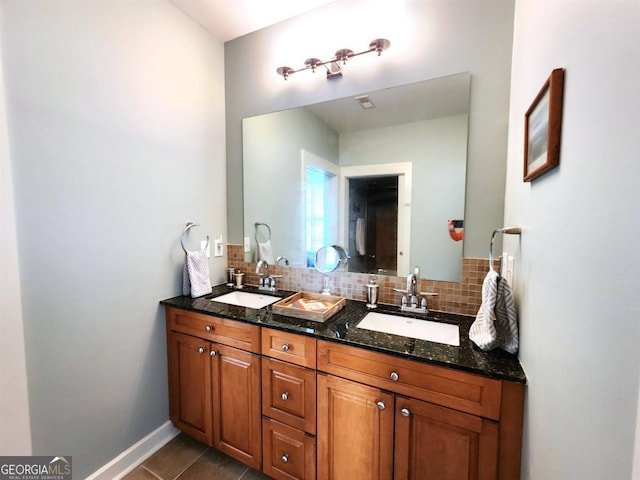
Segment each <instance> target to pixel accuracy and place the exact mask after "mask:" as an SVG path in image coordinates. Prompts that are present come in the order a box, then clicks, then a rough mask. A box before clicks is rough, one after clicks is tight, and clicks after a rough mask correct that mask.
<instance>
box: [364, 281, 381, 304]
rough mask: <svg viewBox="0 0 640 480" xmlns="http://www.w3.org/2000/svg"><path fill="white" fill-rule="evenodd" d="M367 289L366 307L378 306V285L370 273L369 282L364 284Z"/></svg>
mask: <svg viewBox="0 0 640 480" xmlns="http://www.w3.org/2000/svg"><path fill="white" fill-rule="evenodd" d="M365 288H366V289H367V308H378V291H379V290H380V285H378V284H377V283H376V276H375V275H371V278H369V283H367V284H366V285H365Z"/></svg>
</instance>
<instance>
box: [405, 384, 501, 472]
mask: <svg viewBox="0 0 640 480" xmlns="http://www.w3.org/2000/svg"><path fill="white" fill-rule="evenodd" d="M395 431H396V436H395V467H394V468H395V472H394V473H395V477H394V478H395V480H418V479H420V480H495V479H496V478H497V463H498V461H497V460H498V424H497V423H495V422H493V421H490V420H486V419H484V418H481V417H476V416H474V415H470V414H467V413H462V412H458V411H455V410H451V409H449V408H445V407H440V406H437V405H433V404H430V403H427V402H423V401H420V400H415V399H409V398H404V397H401V396H397V398H396V429H395Z"/></svg>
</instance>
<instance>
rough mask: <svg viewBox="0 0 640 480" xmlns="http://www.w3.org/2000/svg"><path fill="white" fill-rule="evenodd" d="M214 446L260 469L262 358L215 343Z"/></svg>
mask: <svg viewBox="0 0 640 480" xmlns="http://www.w3.org/2000/svg"><path fill="white" fill-rule="evenodd" d="M212 348H213V351H214V352H215V355H213V356H212V357H211V359H212V360H213V367H212V369H211V374H212V380H211V382H212V385H213V446H214V447H215V448H217V449H218V450H220V451H222V452H224V453H226V454H227V455H229V456H230V457H233V458H235V459H237V460H239V461H241V462H242V463H244V464H246V465H249V466H250V467H252V468H255V469H260V464H261V461H262V457H261V433H260V431H261V426H260V424H261V420H260V357H259V356H258V355H255V354H253V353H249V352H245V351H242V350H238V349H236V348H232V347H227V346H224V345H220V344H217V343H214V344H212Z"/></svg>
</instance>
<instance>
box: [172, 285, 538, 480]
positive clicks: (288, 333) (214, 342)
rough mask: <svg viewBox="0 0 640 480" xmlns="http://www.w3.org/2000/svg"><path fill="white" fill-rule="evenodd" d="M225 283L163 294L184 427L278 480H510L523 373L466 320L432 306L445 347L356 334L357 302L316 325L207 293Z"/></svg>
mask: <svg viewBox="0 0 640 480" xmlns="http://www.w3.org/2000/svg"><path fill="white" fill-rule="evenodd" d="M229 291H230V289H229V288H228V287H226V286H219V287H215V288H214V291H213V293H212V294H211V295H207V296H206V297H201V298H196V299H192V298H189V297H175V298H172V299H168V300H164V301H162V302H161V303H162V304H163V305H165V307H166V317H167V346H168V362H169V395H170V397H169V398H170V417H171V421H172V422H173V424H174V425H175V426H176V427H177V428H179V429H180V430H182V431H183V432H185V433H186V434H187V435H190V436H192V437H193V438H195V439H197V440H199V441H201V442H203V443H206V444H207V445H211V446H213V447H214V448H216V449H219V450H221V451H223V452H224V453H226V454H228V455H229V456H231V457H233V458H236V459H238V460H240V461H241V462H243V463H245V464H247V465H249V466H251V467H252V468H255V469H258V470H261V471H262V472H264V473H265V474H266V475H268V476H270V477H273V478H276V479H287V480H289V479H316V478H317V479H321V480H327V479H333V480H343V479H358V480H365V479H381V480H382V479H427V480H429V479H434V480H457V479H461V480H462V479H465V480H468V479H483V480H489V479H499V480H516V479H518V478H519V476H520V450H521V444H522V417H523V403H524V390H525V384H526V377H525V375H524V372H523V371H522V368H521V366H520V364H519V362H518V360H517V358H516V357H515V356H512V355H509V354H507V353H506V352H503V351H494V352H483V351H481V350H479V349H478V348H476V347H475V346H474V345H473V344H472V343H471V342H470V341H469V338H468V330H469V326H470V324H471V323H472V321H473V318H472V317H468V316H461V315H452V314H441V313H437V312H432V313H430V317H431V319H432V320H435V321H441V322H446V323H455V324H457V325H458V326H459V331H460V346H450V345H444V344H439V343H433V342H428V341H423V340H416V339H411V338H407V337H402V336H398V335H388V334H384V333H380V332H376V331H371V330H365V329H359V328H357V325H358V322H360V321H361V320H362V318H364V316H365V315H366V314H367V312H368V311H367V309H366V307H365V303H364V302H356V301H350V300H347V302H346V306H345V308H344V309H343V310H341V311H340V312H339V313H337V314H336V315H335V316H333V317H332V318H330V319H329V320H327V321H326V322H324V323H320V322H313V321H308V320H304V319H297V318H292V317H285V316H281V315H275V314H273V312H272V311H271V307H269V306H267V307H264V308H260V309H254V308H245V307H240V306H234V305H228V304H223V303H218V302H215V301H211V298H214V297H216V296H219V295H222V294H225V293H228V292H229ZM289 293H293V292H281V295H285V294H289ZM386 308H388V309H389V310H390V313H391V312H393V313H397V308H396V309H394V308H393V307H386ZM384 309H385V306H380V308H379V310H382V311H384Z"/></svg>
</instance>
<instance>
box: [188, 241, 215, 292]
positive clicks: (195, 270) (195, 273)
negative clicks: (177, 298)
mask: <svg viewBox="0 0 640 480" xmlns="http://www.w3.org/2000/svg"><path fill="white" fill-rule="evenodd" d="M211 291H212V289H211V280H209V259H208V258H207V252H206V249H204V248H203V249H202V250H200V251H199V252H187V253H186V255H185V260H184V267H183V268H182V294H183V295H191V297H192V298H196V297H200V296H202V295H206V294H207V293H211Z"/></svg>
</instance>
